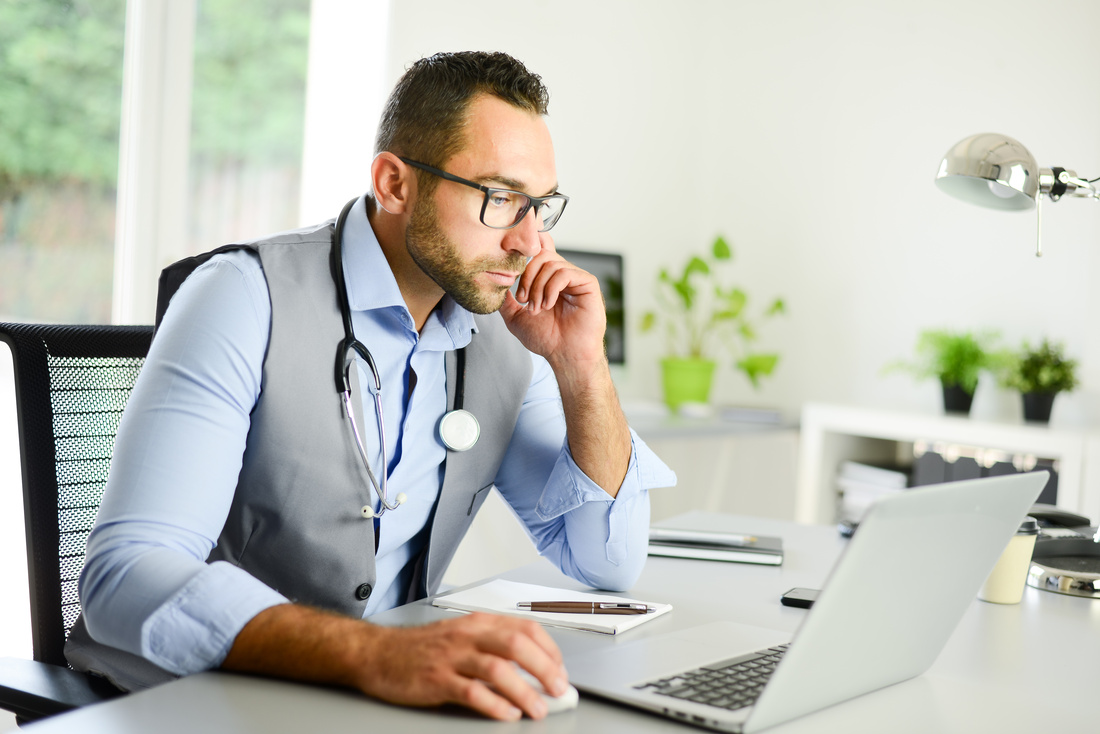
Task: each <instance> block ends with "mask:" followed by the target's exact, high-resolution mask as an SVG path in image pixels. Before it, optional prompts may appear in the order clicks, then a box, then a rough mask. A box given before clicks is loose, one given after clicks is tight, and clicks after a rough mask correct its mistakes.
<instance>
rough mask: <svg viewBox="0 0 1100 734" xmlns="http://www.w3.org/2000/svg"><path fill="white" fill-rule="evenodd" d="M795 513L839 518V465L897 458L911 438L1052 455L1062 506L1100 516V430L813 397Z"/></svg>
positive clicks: (806, 410)
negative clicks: (827, 401) (836, 402)
mask: <svg viewBox="0 0 1100 734" xmlns="http://www.w3.org/2000/svg"><path fill="white" fill-rule="evenodd" d="M801 428H802V436H801V442H800V449H799V468H798V490H797V496H796V500H795V519H796V520H798V521H799V522H812V523H828V522H833V521H834V520H835V509H836V490H835V479H836V472H837V467H838V466H839V464H840V462H841V461H843V460H844V459H857V460H863V461H891V460H894V459H896V458H897V456H898V453H899V448H900V449H901V450H902V451H905V450H906V449H908V450H909V451H910V452H911V449H912V444H916V443H920V442H927V443H928V444H944V445H957V446H964V447H972V448H976V449H977V450H978V451H979V452H980V451H982V450H988V451H990V452H1003V453H1007V454H1015V455H1025V456H1031V457H1037V458H1042V459H1053V460H1054V461H1055V462H1057V469H1058V501H1057V504H1058V506H1059V507H1064V508H1065V509H1067V510H1072V511H1075V512H1078V513H1081V514H1084V515H1087V516H1088V517H1090V518H1092V519H1093V521H1095V520H1096V519H1097V518H1098V517H1100V486H1098V484H1097V481H1098V480H1100V432H1098V431H1096V430H1094V429H1092V428H1087V427H1082V428H1059V427H1048V426H1045V425H1037V424H1025V423H1010V422H988V421H976V420H971V419H970V418H966V417H956V416H945V415H928V414H921V413H905V412H897V411H888V410H875V409H869V408H857V407H851V406H841V405H827V404H820V403H808V404H806V405H805V406H804V407H803V410H802V421H801Z"/></svg>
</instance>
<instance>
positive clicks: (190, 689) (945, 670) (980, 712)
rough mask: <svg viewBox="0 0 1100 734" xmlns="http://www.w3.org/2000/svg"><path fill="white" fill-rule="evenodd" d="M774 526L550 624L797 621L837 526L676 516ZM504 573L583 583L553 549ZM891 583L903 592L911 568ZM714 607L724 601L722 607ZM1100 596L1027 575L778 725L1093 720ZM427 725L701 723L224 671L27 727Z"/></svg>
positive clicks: (582, 638) (1047, 725) (947, 728)
mask: <svg viewBox="0 0 1100 734" xmlns="http://www.w3.org/2000/svg"><path fill="white" fill-rule="evenodd" d="M662 524H674V525H678V526H684V525H685V524H690V525H691V526H693V527H699V528H726V529H729V530H736V531H742V532H750V533H756V534H761V535H781V536H782V537H783V538H784V542H785V547H786V550H787V555H786V560H785V563H784V565H783V566H781V567H778V568H777V567H768V566H753V565H746V564H733V563H715V562H705V561H686V560H681V559H666V558H651V559H649V562H648V564H647V566H646V570H645V572H644V574H643V576H642V578H641V580H640V581H639V582H638V584H637V585H636V586H635V587H634V588H633V589H631V591H630V592H629V594H630V596H634V597H637V598H641V599H646V600H653V601H662V602H670V603H672V604H673V605H674V606H675V609H674V610H673V611H672V612H671V613H670V614H668V615H666V616H665V617H662V618H660V619H657V620H654V621H653V622H652V623H650V624H646V625H643V626H641V627H638V628H636V629H634V630H632V631H631V632H629V633H627V634H624V635H622V636H621V638H615V637H604V636H601V635H594V634H592V633H586V632H579V631H570V630H552V631H551V634H552V635H553V636H554V638H555V639H556V640H557V642H558V643H559V645H561V647H562V650H563V652H564V654H565V656H566V661H567V664H568V660H569V656H570V653H571V652H577V651H581V650H590V649H591V648H592V647H593V646H613V645H616V644H621V643H625V642H629V641H632V640H636V639H639V638H640V637H643V636H647V635H651V634H655V633H659V632H662V631H664V630H668V629H673V628H675V627H677V626H680V625H694V624H700V623H704V622H708V621H712V620H714V619H718V618H720V617H722V616H725V617H726V618H731V619H734V620H736V621H739V622H745V623H749V624H756V625H761V626H765V627H773V628H776V629H786V630H792V631H793V630H794V629H795V628H796V627H797V626H798V624H799V622H800V621H801V620H802V619H803V618H804V615H805V614H806V612H805V611H804V610H800V609H792V608H788V607H784V606H782V605H780V603H779V596H780V594H781V593H782V592H784V591H785V590H787V589H788V588H790V587H794V586H808V587H820V586H821V584H822V582H823V580H824V579H825V576H826V575H827V573H828V570H829V568H830V567H831V566H832V563H833V562H834V561H835V559H836V558H837V556H838V554H839V553H840V552H841V551H842V549H843V547H844V541H843V540H841V539H840V538H839V537H838V536H837V533H836V530H835V529H834V528H832V527H826V526H805V525H795V524H794V523H789V522H783V521H778V520H765V519H760V518H749V517H738V516H733V515H708V514H704V513H688V514H686V515H683V516H681V517H680V518H677V519H676V520H674V521H670V522H669V523H662ZM504 576H505V577H506V578H511V579H514V580H520V581H529V582H532V583H542V584H547V585H556V586H562V587H566V588H576V589H581V588H583V587H581V586H580V585H578V584H576V582H573V581H570V580H568V579H565V578H564V577H563V576H562V575H561V574H559V573H558V572H557V571H556V570H554V569H553V568H552V567H551V566H550V565H549V564H548V563H547V562H545V561H539V562H538V563H535V564H532V565H529V566H525V567H523V568H520V569H516V570H514V571H511V572H509V573H507V574H504ZM887 581H893V582H894V583H895V584H896V586H895V587H893V588H890V587H885V586H884V588H883V593H896V594H897V595H898V600H899V603H900V602H903V600H904V579H896V580H887ZM719 607H721V610H722V614H719ZM448 614H450V613H448V612H445V611H442V610H439V609H435V608H434V607H431V606H430V605H429V604H427V603H426V602H418V603H416V604H411V605H408V606H405V607H401V608H399V609H395V610H392V611H390V612H386V613H383V614H381V615H378V616H377V617H375V618H374V621H377V622H379V623H382V624H394V625H409V624H420V623H425V622H428V621H432V620H436V619H440V618H443V617H444V616H446V615H448ZM1098 688H1100V601H1093V600H1089V599H1083V598H1077V597H1070V596H1062V595H1058V594H1053V593H1049V592H1043V591H1038V590H1036V589H1031V588H1028V589H1026V591H1025V592H1024V599H1023V602H1022V603H1020V604H1018V605H1012V606H999V605H995V604H988V603H985V602H980V601H975V602H974V603H973V604H972V605H971V606H970V608H969V610H968V611H967V613H966V615H965V616H964V617H963V620H962V622H961V623H960V625H959V627H958V629H957V630H956V631H955V634H954V635H953V637H952V638H951V640H950V641H949V642H948V644H947V647H946V648H945V649H944V651H943V652H942V653H941V655H940V657H939V659H938V660H937V661H936V662H935V664H934V665H933V666H932V668H931V669H930V670H929V671H928V672H927V673H925V674H924V675H922V676H919V677H917V678H915V679H913V680H910V681H906V682H904V683H899V684H897V685H894V686H891V687H889V688H886V689H883V690H880V691H876V692H874V693H870V694H867V695H865V696H861V697H859V698H857V699H854V700H852V701H848V702H846V703H843V704H839V705H837V706H833V707H832V708H829V709H826V710H824V711H819V712H817V713H815V714H811V715H809V716H806V717H803V718H801V719H798V720H795V721H792V722H789V723H787V724H785V725H782V726H779V727H776V728H774V729H772V730H771V731H775V732H776V734H796V733H798V732H876V733H878V732H885V731H889V732H922V733H924V732H966V733H967V734H970V733H971V732H1029V734H1030V733H1032V732H1040V731H1041V732H1046V731H1054V730H1065V731H1097V730H1098V729H1100V719H1098V717H1100V711H1098V710H1097V707H1096V704H1095V699H1094V696H1095V695H1096V692H1097V690H1098ZM367 728H369V729H370V730H371V731H382V732H406V731H424V732H434V731H439V730H441V729H445V730H446V731H447V732H449V733H450V732H454V733H455V734H461V733H462V732H468V731H469V732H475V731H476V732H494V731H495V732H504V731H509V732H511V731H530V732H540V734H541V733H543V732H547V733H551V732H593V731H598V732H600V734H610V733H612V732H630V733H631V734H634V733H636V732H641V733H643V734H644V733H645V732H668V731H675V730H677V729H681V730H682V731H685V732H688V731H700V730H699V729H696V728H694V727H691V728H688V726H687V725H685V724H679V723H676V722H673V721H671V720H669V719H664V718H662V717H658V716H654V715H651V714H645V713H641V712H638V711H635V710H633V709H629V708H626V707H623V706H619V705H616V704H612V703H608V702H604V701H601V700H599V699H596V698H593V697H590V696H585V695H583V694H582V696H581V702H580V706H579V707H578V708H577V709H576V710H574V711H571V712H567V713H562V714H555V715H553V716H551V717H549V718H547V719H546V720H544V721H541V722H534V721H530V720H524V721H521V722H517V723H512V724H502V723H497V722H490V721H487V720H484V719H481V718H479V717H477V716H475V715H473V714H471V713H468V712H465V711H463V710H460V709H451V708H448V709H443V710H440V709H428V710H414V709H405V708H400V707H396V706H390V705H387V704H382V703H378V702H376V701H373V700H370V699H367V698H364V697H362V696H360V695H358V694H355V693H353V692H349V691H342V690H333V689H326V688H320V687H314V686H306V685H301V684H295V683H288V682H283V681H275V680H266V679H261V678H252V677H246V676H237V675H230V674H225V673H218V672H212V673H203V674H200V675H195V676H191V677H189V678H185V679H182V680H179V681H176V682H173V683H170V684H168V685H165V686H161V687H159V688H155V689H152V690H149V691H146V692H143V693H140V694H136V695H131V696H125V697H123V698H120V699H116V700H115V701H112V702H109V703H106V704H100V705H97V706H92V707H88V708H85V709H81V710H79V711H75V712H72V713H69V714H66V715H63V716H58V717H54V718H53V719H48V720H46V721H43V722H40V723H38V724H35V725H32V726H29V727H27V728H26V729H25V731H28V732H33V733H34V734H48V733H49V732H65V733H66V734H69V733H70V732H74V731H75V732H81V733H82V734H99V733H103V734H106V733H107V732H111V733H112V734H118V733H122V734H125V733H127V732H142V733H144V732H151V731H155V732H158V733H159V734H173V733H175V732H181V733H182V732H188V733H192V732H200V733H203V734H205V733H206V732H229V733H233V732H256V733H257V734H274V733H276V732H303V731H310V732H312V731H318V732H327V731H355V730H364V729H367Z"/></svg>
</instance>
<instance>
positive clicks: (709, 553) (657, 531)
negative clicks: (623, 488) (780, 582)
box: [649, 527, 783, 566]
mask: <svg viewBox="0 0 1100 734" xmlns="http://www.w3.org/2000/svg"><path fill="white" fill-rule="evenodd" d="M649 555H651V556H667V557H669V558H691V559H696V560H702V561H729V562H732V563H760V564H763V565H767V566H778V565H781V564H782V563H783V539H782V538H776V537H773V536H770V535H744V534H741V533H722V532H714V531H705V530H683V529H680V528H661V527H653V528H650V529H649Z"/></svg>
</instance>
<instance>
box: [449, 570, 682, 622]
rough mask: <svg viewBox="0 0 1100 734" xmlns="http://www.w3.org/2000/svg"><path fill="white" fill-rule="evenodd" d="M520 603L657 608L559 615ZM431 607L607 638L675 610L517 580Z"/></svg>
mask: <svg viewBox="0 0 1100 734" xmlns="http://www.w3.org/2000/svg"><path fill="white" fill-rule="evenodd" d="M521 601H603V602H633V603H635V604H647V605H648V606H650V607H654V611H652V612H649V613H648V614H560V613H555V612H527V611H521V610H519V609H517V608H516V605H517V604H518V603H519V602H521ZM432 605H433V606H437V607H440V608H442V609H455V610H458V611H462V612H490V613H492V614H508V615H511V616H514V617H527V618H528V619H535V620H537V621H538V622H540V623H542V624H545V625H547V626H550V627H567V628H569V629H578V630H587V631H589V632H599V633H601V634H605V635H617V634H619V633H621V632H625V631H626V630H628V629H633V628H634V627H637V626H638V625H640V624H644V623H645V622H648V621H649V620H651V619H655V618H657V617H659V616H661V615H662V614H665V613H667V612H669V611H671V610H672V605H671V604H655V603H653V602H644V601H641V600H639V599H626V598H623V597H621V596H611V595H610V594H600V593H594V592H587V591H568V590H566V589H557V588H553V587H550V586H538V585H537V584H521V583H519V582H517V581H505V580H504V579H494V580H493V581H490V582H488V583H485V584H481V585H480V586H475V587H473V588H472V589H465V590H463V591H456V592H454V593H453V594H447V595H446V596H440V597H436V598H435V599H433V600H432Z"/></svg>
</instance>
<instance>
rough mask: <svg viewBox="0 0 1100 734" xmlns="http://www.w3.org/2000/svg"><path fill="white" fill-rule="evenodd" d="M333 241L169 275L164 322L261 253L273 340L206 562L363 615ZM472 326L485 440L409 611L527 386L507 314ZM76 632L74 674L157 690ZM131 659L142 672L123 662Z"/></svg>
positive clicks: (421, 572) (361, 485) (435, 525)
mask: <svg viewBox="0 0 1100 734" xmlns="http://www.w3.org/2000/svg"><path fill="white" fill-rule="evenodd" d="M331 233H332V222H327V223H325V224H322V225H319V226H318V227H314V228H310V229H304V230H298V231H295V232H288V233H285V234H282V235H277V236H275V237H272V238H270V239H266V240H259V241H255V242H248V243H241V244H237V245H230V246H228V247H227V248H220V249H219V250H215V251H213V252H211V253H207V254H206V255H200V256H197V257H195V258H188V259H187V260H184V261H181V262H180V263H176V264H175V265H172V266H170V267H169V268H167V269H166V270H165V272H164V274H162V276H161V294H160V297H159V298H158V321H159V315H160V314H162V313H163V308H164V307H166V306H167V302H168V300H169V299H170V297H171V294H172V293H174V292H175V290H176V288H178V286H179V284H180V283H182V282H183V280H184V279H185V278H186V276H187V275H189V274H190V273H191V272H192V271H193V270H194V269H195V268H196V267H198V265H200V264H201V263H202V262H205V261H206V260H207V259H209V258H210V257H211V256H213V255H214V254H216V253H218V252H223V251H225V250H227V249H237V248H248V249H251V250H253V251H255V252H257V253H258V254H259V257H260V261H261V263H262V265H263V270H264V276H265V278H266V280H267V284H268V288H269V289H270V292H271V309H272V313H271V337H270V341H269V342H268V350H267V354H266V356H265V358H264V365H263V375H262V383H261V393H260V398H259V400H258V401H257V403H256V406H255V407H254V409H253V411H252V417H251V426H250V429H249V433H248V439H247V443H246V447H245V452H244V462H243V466H242V468H241V474H240V477H239V479H238V483H237V491H236V494H235V495H234V498H233V503H232V506H231V508H230V511H229V516H228V518H227V519H226V523H225V527H224V528H223V530H222V533H221V536H220V537H219V539H218V543H217V545H216V546H215V547H214V549H213V551H212V552H211V554H210V557H209V558H208V562H212V561H217V560H221V561H227V562H230V563H234V564H236V565H238V566H240V567H241V568H243V569H244V570H246V571H248V572H249V573H250V574H251V575H253V576H255V577H256V578H258V579H259V580H261V581H263V582H264V583H266V584H268V585H269V586H271V587H272V588H274V589H276V590H277V591H279V592H280V593H282V594H283V595H285V596H286V597H288V598H289V599H291V600H292V601H295V602H299V603H303V604H308V605H312V606H317V607H321V608H325V609H330V610H333V611H337V612H342V613H344V614H348V615H350V616H353V617H361V616H362V614H363V610H364V609H365V608H366V604H367V599H368V598H369V596H370V593H371V591H372V589H373V587H374V585H375V579H376V576H375V566H374V549H375V542H374V523H373V522H372V521H371V520H368V519H365V518H364V517H363V516H362V514H361V512H360V510H361V508H362V507H363V506H364V505H366V504H368V503H370V501H371V494H370V492H369V490H368V487H369V480H368V479H367V476H366V471H365V470H364V468H363V465H362V462H361V461H360V460H359V457H358V454H357V453H356V448H355V443H354V439H353V438H352V436H351V431H350V429H349V427H348V423H347V419H346V417H345V416H344V414H343V408H342V403H341V400H340V397H339V395H338V393H337V391H336V385H335V381H334V364H335V360H336V347H337V345H338V343H339V342H340V340H341V339H342V338H343V336H344V331H343V324H342V321H341V318H340V310H339V306H338V304H337V298H336V289H335V287H334V285H333V282H332V275H331V271H330V267H329V249H330V237H331ZM474 318H475V320H476V323H477V326H478V333H477V334H475V335H474V338H473V341H472V342H471V343H470V345H469V347H467V349H466V379H465V407H466V408H467V409H469V410H470V411H471V412H473V413H474V414H475V415H476V416H477V418H478V421H479V422H480V424H481V438H480V440H479V441H478V442H477V445H476V446H474V448H472V449H471V450H469V451H466V452H461V453H459V452H451V451H449V452H448V453H447V459H446V467H445V472H444V480H443V486H442V489H441V491H440V494H439V498H438V500H437V502H436V506H435V509H434V511H433V513H432V516H431V519H430V521H429V522H430V524H431V530H430V535H429V540H428V545H427V548H426V550H425V552H424V553H422V554H421V556H420V558H418V559H416V561H415V563H416V569H415V572H414V574H413V581H412V585H411V587H410V589H409V591H408V599H409V600H414V599H417V598H422V597H423V596H426V595H427V594H431V593H434V592H435V591H436V590H438V588H439V584H440V581H441V580H442V577H443V573H444V571H445V570H446V568H447V566H448V564H449V563H450V561H451V559H452V558H453V557H454V553H455V551H456V549H457V548H458V545H459V542H460V541H461V540H462V538H463V536H464V535H465V534H466V531H467V530H468V529H469V526H470V523H471V522H472V521H473V518H474V515H475V514H476V513H477V511H478V509H479V508H480V507H481V504H482V503H483V502H484V501H485V498H486V497H487V496H488V494H489V492H488V490H489V489H490V488H491V487H492V486H493V481H494V478H495V477H496V474H497V472H498V470H499V468H500V464H501V462H502V460H503V458H504V454H505V451H506V450H507V448H508V445H509V443H510V441H511V437H512V432H513V430H514V429H515V424H516V419H517V417H518V415H519V410H520V406H521V404H522V402H523V397H524V395H525V394H526V391H527V387H528V385H529V383H530V380H531V372H532V365H531V357H530V354H529V353H528V352H527V351H526V349H524V348H523V346H522V345H521V344H520V343H519V341H517V340H516V339H515V337H513V336H512V335H511V334H510V333H509V332H508V330H507V328H506V327H505V326H504V322H503V320H502V318H501V317H500V315H499V314H491V315H488V316H475V317H474ZM364 341H365V342H366V343H367V346H368V347H369V346H370V344H369V339H365V340H364ZM455 362H456V360H455V356H454V353H450V354H448V355H447V356H446V364H447V392H448V395H447V405H448V406H450V405H452V404H453V402H454V389H455V384H456V380H455V377H456V375H455V371H456V364H455ZM357 394H358V395H360V396H361V395H362V394H363V393H362V392H361V391H360V392H359V393H357ZM360 425H362V422H360ZM196 460H201V457H196ZM383 528H384V525H383ZM78 624H79V630H77V629H74V633H73V635H71V636H70V645H69V647H70V648H73V650H70V649H67V650H66V654H67V655H69V657H70V662H72V663H73V665H74V667H77V668H78V669H92V670H97V671H101V672H104V673H108V674H109V675H108V677H109V678H111V679H112V680H114V681H116V684H122V687H125V688H131V687H133V684H134V683H136V684H137V685H148V684H149V683H152V682H159V681H151V680H149V678H150V677H151V676H150V675H148V674H145V673H144V672H139V670H137V668H145V667H146V666H147V667H148V668H154V669H155V670H160V669H159V668H155V666H152V665H151V664H149V663H148V662H146V661H144V660H140V659H138V658H136V657H134V656H132V655H128V654H126V653H122V652H121V651H119V650H114V649H113V648H108V647H106V646H104V645H99V644H98V643H94V642H93V641H92V640H91V638H90V637H89V636H88V635H87V632H86V630H85V629H84V627H83V624H80V623H78ZM73 643H77V644H73ZM77 648H79V650H78V649H77ZM95 648H99V650H96V649H95ZM74 657H75V658H79V663H80V664H79V665H78V664H77V662H76V661H74ZM125 659H130V660H131V662H132V663H134V664H133V665H128V666H127V665H124V663H125ZM137 663H143V664H144V665H137ZM120 665H123V667H124V668H125V669H122V670H120V669H119V666H120ZM161 672H162V673H163V671H161ZM165 675H167V674H165Z"/></svg>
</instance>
